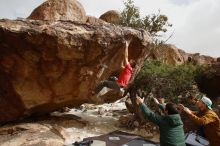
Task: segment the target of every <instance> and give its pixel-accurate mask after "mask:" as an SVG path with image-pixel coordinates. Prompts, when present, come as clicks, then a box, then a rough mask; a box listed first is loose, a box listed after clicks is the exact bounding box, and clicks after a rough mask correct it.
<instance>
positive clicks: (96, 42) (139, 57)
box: [0, 20, 152, 122]
mask: <svg viewBox="0 0 220 146" xmlns="http://www.w3.org/2000/svg"><path fill="white" fill-rule="evenodd" d="M126 37H129V38H130V37H131V38H132V41H131V44H130V45H129V58H132V59H134V60H136V61H137V63H138V67H137V68H136V69H135V70H134V75H135V74H136V73H137V72H138V71H139V69H140V67H141V65H142V63H143V62H144V60H145V58H146V56H148V54H149V52H150V51H149V50H150V49H151V42H152V41H151V39H150V37H149V36H148V33H147V32H145V31H139V30H134V29H131V28H125V27H118V26H113V25H111V24H102V25H92V24H89V23H86V24H85V23H79V22H66V21H65V22H61V21H57V22H54V23H48V22H47V21H40V20H15V21H12V20H0V101H1V104H0V114H1V116H0V122H6V121H11V120H15V119H19V118H20V117H24V116H29V115H31V114H43V113H48V112H51V111H54V110H56V109H59V108H61V107H63V106H69V107H73V106H79V105H81V104H82V103H85V102H88V103H92V102H96V98H93V97H92V96H91V92H92V91H93V90H94V88H95V86H96V85H97V84H98V83H99V82H100V81H101V80H103V79H107V78H108V77H109V76H111V75H112V74H115V73H118V72H120V62H121V60H122V58H123V52H124V43H123V42H124V39H125V38H126ZM103 65H105V66H107V68H105V70H104V72H103V73H102V74H100V70H102V66H103ZM116 75H117V74H116ZM118 98H119V97H117V98H115V100H116V99H118ZM105 101H106V102H108V100H105Z"/></svg>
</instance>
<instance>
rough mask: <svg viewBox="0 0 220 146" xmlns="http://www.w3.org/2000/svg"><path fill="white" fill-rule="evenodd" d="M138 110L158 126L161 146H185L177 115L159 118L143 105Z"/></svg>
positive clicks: (179, 119) (181, 127)
mask: <svg viewBox="0 0 220 146" xmlns="http://www.w3.org/2000/svg"><path fill="white" fill-rule="evenodd" d="M140 108H141V110H142V112H143V113H144V115H145V117H146V118H147V119H149V120H150V121H151V122H153V123H155V124H157V125H158V126H159V128H160V144H161V146H185V136H184V131H183V122H182V120H181V118H180V115H179V114H175V115H164V116H160V115H158V114H155V113H154V112H152V111H151V110H150V109H149V108H148V107H147V106H146V105H145V104H141V105H140Z"/></svg>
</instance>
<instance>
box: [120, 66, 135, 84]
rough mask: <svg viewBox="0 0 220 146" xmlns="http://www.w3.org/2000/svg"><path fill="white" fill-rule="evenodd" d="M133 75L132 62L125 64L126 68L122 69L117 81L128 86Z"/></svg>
mask: <svg viewBox="0 0 220 146" xmlns="http://www.w3.org/2000/svg"><path fill="white" fill-rule="evenodd" d="M131 75H132V67H131V65H130V63H128V64H127V65H126V66H125V68H124V69H123V70H122V72H121V74H120V76H119V78H118V80H117V83H118V84H119V85H120V86H123V87H127V86H128V83H129V80H130V78H131Z"/></svg>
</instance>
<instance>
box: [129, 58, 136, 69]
mask: <svg viewBox="0 0 220 146" xmlns="http://www.w3.org/2000/svg"><path fill="white" fill-rule="evenodd" d="M129 63H130V65H131V67H132V68H135V66H136V61H135V60H133V59H131V60H130V61H129Z"/></svg>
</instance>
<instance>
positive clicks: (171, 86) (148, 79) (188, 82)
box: [133, 61, 206, 100]
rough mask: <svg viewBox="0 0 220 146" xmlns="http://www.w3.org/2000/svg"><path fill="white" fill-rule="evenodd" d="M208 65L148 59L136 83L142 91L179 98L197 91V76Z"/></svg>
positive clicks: (174, 98)
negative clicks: (171, 62) (169, 63)
mask: <svg viewBox="0 0 220 146" xmlns="http://www.w3.org/2000/svg"><path fill="white" fill-rule="evenodd" d="M205 68H206V66H202V65H196V66H195V65H192V64H183V65H179V66H174V65H168V64H164V63H161V62H160V61H152V62H148V61H146V62H145V63H144V66H143V67H142V69H141V71H140V72H139V74H138V75H137V77H136V79H135V81H134V83H133V84H134V85H133V86H135V87H136V88H137V89H139V90H142V92H146V93H150V92H151V93H153V94H154V96H157V97H159V96H160V97H164V98H169V99H171V100H176V99H178V98H177V97H179V96H186V95H187V94H188V93H194V92H197V88H196V83H195V77H197V76H199V75H200V74H201V72H202V71H203V70H205Z"/></svg>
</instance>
